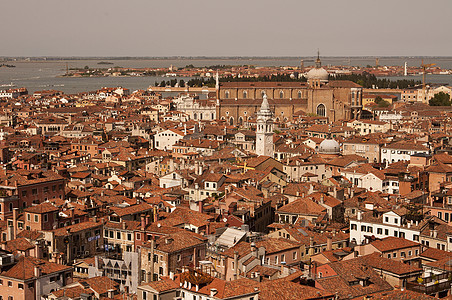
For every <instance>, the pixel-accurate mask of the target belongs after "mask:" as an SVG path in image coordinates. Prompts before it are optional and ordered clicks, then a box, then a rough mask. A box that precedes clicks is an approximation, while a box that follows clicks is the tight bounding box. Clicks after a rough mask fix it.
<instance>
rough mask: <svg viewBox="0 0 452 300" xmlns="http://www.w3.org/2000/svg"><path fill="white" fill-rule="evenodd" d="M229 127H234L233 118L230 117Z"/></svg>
mask: <svg viewBox="0 0 452 300" xmlns="http://www.w3.org/2000/svg"><path fill="white" fill-rule="evenodd" d="M229 125H231V126H232V125H234V118H233V117H230V118H229Z"/></svg>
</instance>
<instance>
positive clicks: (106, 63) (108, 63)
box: [97, 61, 113, 65]
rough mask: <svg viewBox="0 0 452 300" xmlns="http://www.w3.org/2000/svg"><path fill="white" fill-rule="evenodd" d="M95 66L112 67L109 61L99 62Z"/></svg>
mask: <svg viewBox="0 0 452 300" xmlns="http://www.w3.org/2000/svg"><path fill="white" fill-rule="evenodd" d="M97 64H98V65H113V63H112V62H109V61H100V62H98V63H97Z"/></svg>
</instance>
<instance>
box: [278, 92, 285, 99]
mask: <svg viewBox="0 0 452 300" xmlns="http://www.w3.org/2000/svg"><path fill="white" fill-rule="evenodd" d="M283 98H284V92H283V91H279V99H283Z"/></svg>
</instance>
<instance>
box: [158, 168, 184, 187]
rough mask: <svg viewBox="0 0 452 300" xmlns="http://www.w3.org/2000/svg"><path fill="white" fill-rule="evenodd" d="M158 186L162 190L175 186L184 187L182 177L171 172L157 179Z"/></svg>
mask: <svg viewBox="0 0 452 300" xmlns="http://www.w3.org/2000/svg"><path fill="white" fill-rule="evenodd" d="M159 186H160V187H161V188H164V189H166V188H171V187H175V186H180V187H184V177H182V176H181V175H180V174H179V173H178V172H171V173H169V174H166V175H164V176H162V177H160V178H159Z"/></svg>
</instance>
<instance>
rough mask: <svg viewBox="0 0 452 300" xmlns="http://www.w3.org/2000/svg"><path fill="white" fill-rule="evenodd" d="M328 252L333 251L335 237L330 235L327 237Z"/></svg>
mask: <svg viewBox="0 0 452 300" xmlns="http://www.w3.org/2000/svg"><path fill="white" fill-rule="evenodd" d="M326 250H327V251H331V250H333V237H332V236H331V235H328V236H327V237H326Z"/></svg>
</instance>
